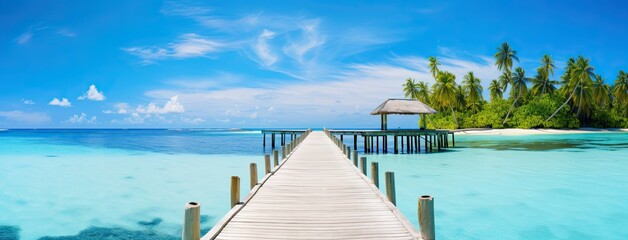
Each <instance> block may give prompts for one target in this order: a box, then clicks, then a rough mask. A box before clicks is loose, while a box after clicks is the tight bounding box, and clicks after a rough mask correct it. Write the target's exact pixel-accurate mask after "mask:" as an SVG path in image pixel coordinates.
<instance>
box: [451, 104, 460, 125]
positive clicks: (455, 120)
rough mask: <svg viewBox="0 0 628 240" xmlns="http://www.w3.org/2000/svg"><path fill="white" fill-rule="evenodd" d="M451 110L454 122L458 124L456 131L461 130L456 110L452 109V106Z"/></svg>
mask: <svg viewBox="0 0 628 240" xmlns="http://www.w3.org/2000/svg"><path fill="white" fill-rule="evenodd" d="M449 109H451V114H452V115H454V122H456V129H458V128H460V125H459V124H458V118H456V112H454V108H452V107H451V105H450V106H449Z"/></svg>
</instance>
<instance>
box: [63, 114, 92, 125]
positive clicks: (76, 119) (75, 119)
mask: <svg viewBox="0 0 628 240" xmlns="http://www.w3.org/2000/svg"><path fill="white" fill-rule="evenodd" d="M64 122H66V123H75V124H81V123H95V122H96V116H92V117H89V116H87V114H85V113H81V115H77V114H74V115H73V116H72V117H70V118H69V119H68V120H65V121H64Z"/></svg>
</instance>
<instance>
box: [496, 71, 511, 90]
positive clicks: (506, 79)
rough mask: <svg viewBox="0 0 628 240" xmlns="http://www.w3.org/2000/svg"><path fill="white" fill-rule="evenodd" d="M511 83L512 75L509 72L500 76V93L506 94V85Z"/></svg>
mask: <svg viewBox="0 0 628 240" xmlns="http://www.w3.org/2000/svg"><path fill="white" fill-rule="evenodd" d="M510 82H512V73H511V72H510V71H505V72H503V73H502V75H499V85H500V86H501V88H502V92H506V90H508V84H510Z"/></svg>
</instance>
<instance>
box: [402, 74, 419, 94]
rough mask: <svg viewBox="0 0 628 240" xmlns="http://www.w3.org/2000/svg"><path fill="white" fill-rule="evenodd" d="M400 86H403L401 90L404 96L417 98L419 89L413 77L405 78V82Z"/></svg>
mask: <svg viewBox="0 0 628 240" xmlns="http://www.w3.org/2000/svg"><path fill="white" fill-rule="evenodd" d="M401 86H403V87H404V88H403V92H404V95H405V96H406V98H412V99H419V90H418V89H417V84H416V83H415V82H414V79H412V78H408V79H406V83H405V84H403V85H401Z"/></svg>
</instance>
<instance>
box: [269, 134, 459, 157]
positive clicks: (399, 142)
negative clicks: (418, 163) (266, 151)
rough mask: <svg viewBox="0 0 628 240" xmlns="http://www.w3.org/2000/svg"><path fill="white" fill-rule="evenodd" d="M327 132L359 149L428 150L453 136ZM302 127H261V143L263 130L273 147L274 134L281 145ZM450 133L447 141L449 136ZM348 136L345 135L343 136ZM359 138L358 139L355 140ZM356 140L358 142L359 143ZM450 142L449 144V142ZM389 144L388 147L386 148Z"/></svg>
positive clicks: (453, 143)
mask: <svg viewBox="0 0 628 240" xmlns="http://www.w3.org/2000/svg"><path fill="white" fill-rule="evenodd" d="M326 131H329V132H330V133H331V134H333V135H335V136H338V137H339V138H340V140H341V141H343V143H344V142H347V143H348V145H349V146H352V149H355V150H358V151H360V149H361V152H363V153H389V152H392V153H395V154H397V153H421V152H423V153H429V152H437V151H441V150H442V149H445V148H449V147H455V146H456V140H455V136H454V132H453V131H449V130H419V129H397V130H332V129H328V130H326ZM303 132H304V130H262V134H263V135H264V140H263V144H262V145H263V146H264V147H266V134H270V135H271V149H275V147H276V145H275V139H276V138H275V135H277V136H280V140H281V142H280V144H281V145H280V146H284V145H285V142H286V138H287V137H288V136H289V137H290V139H294V138H296V137H298V136H300V135H301V134H303ZM450 135H451V141H450V137H449V136H450ZM345 138H348V139H345ZM358 140H359V141H358ZM359 143H360V144H359ZM450 143H451V146H450ZM389 147H391V148H392V149H390V150H389Z"/></svg>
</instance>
